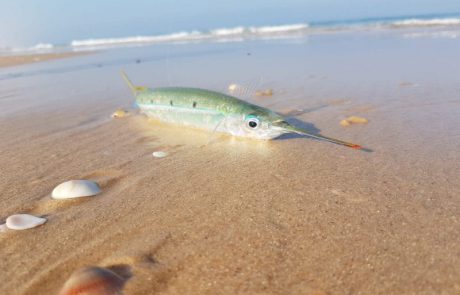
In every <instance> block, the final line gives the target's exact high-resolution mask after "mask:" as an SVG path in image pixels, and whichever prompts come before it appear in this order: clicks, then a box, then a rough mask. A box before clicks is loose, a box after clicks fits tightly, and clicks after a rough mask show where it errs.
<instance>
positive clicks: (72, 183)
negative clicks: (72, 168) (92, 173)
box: [51, 180, 101, 199]
mask: <svg viewBox="0 0 460 295" xmlns="http://www.w3.org/2000/svg"><path fill="white" fill-rule="evenodd" d="M100 192H101V189H100V188H99V186H98V185H97V183H95V182H94V181H91V180H69V181H66V182H63V183H61V184H60V185H58V186H56V187H55V188H54V190H53V192H52V193H51V197H52V198H53V199H70V198H80V197H89V196H94V195H97V194H99V193H100Z"/></svg>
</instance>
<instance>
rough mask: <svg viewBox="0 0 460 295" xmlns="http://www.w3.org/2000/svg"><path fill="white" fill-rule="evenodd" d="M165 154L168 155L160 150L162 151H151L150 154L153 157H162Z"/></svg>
mask: <svg viewBox="0 0 460 295" xmlns="http://www.w3.org/2000/svg"><path fill="white" fill-rule="evenodd" d="M167 155H168V153H167V152H162V151H157V152H153V153H152V156H154V157H155V158H164V157H166V156H167Z"/></svg>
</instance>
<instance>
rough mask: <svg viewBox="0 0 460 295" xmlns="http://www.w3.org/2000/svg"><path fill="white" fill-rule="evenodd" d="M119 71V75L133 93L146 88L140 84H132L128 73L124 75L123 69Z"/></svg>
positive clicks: (135, 93)
mask: <svg viewBox="0 0 460 295" xmlns="http://www.w3.org/2000/svg"><path fill="white" fill-rule="evenodd" d="M120 72H121V77H122V78H123V80H125V82H126V84H127V85H128V87H129V89H131V92H132V93H133V94H134V95H137V93H138V92H140V91H144V90H145V89H146V88H145V87H142V86H134V84H133V83H132V82H131V80H129V78H128V75H126V73H125V72H124V71H123V70H121V71H120Z"/></svg>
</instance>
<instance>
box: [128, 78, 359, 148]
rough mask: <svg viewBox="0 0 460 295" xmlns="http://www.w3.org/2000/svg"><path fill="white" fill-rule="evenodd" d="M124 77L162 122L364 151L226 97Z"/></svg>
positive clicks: (139, 100) (138, 100) (148, 112)
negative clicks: (308, 139) (136, 82)
mask: <svg viewBox="0 0 460 295" xmlns="http://www.w3.org/2000/svg"><path fill="white" fill-rule="evenodd" d="M121 75H122V77H123V79H124V80H125V82H126V84H127V85H128V87H129V88H130V90H131V92H132V93H133V95H134V97H135V99H136V104H137V106H138V107H139V109H140V111H141V112H142V113H144V114H145V115H147V116H148V117H151V118H153V119H156V120H158V121H161V122H164V123H169V124H176V125H182V126H188V127H194V128H199V129H205V130H209V131H212V132H213V133H214V132H219V133H227V134H230V135H233V136H238V137H247V138H254V139H261V140H270V139H274V138H277V137H280V136H281V135H283V134H286V133H295V134H300V135H303V136H307V137H311V138H314V139H317V140H323V141H328V142H332V143H335V144H339V145H343V146H347V147H351V148H354V149H362V147H361V146H360V145H358V144H354V143H349V142H346V141H342V140H338V139H335V138H331V137H327V136H323V135H320V134H312V133H311V132H309V131H308V130H305V129H303V128H300V127H296V126H294V125H292V124H290V123H288V122H287V118H285V117H283V116H282V115H280V114H277V113H276V112H274V111H272V110H270V109H268V108H264V107H261V106H258V105H255V104H251V103H249V102H246V101H244V100H241V99H239V98H237V97H234V96H230V95H227V94H224V93H220V92H216V91H211V90H206V89H200V88H187V87H158V88H148V87H144V86H136V85H134V84H133V83H132V82H131V80H130V79H129V78H128V76H127V75H126V73H125V72H124V71H121Z"/></svg>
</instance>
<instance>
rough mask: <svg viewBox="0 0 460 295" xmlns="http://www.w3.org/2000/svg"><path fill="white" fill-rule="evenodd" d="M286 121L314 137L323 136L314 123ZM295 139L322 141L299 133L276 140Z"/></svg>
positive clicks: (287, 134)
mask: <svg viewBox="0 0 460 295" xmlns="http://www.w3.org/2000/svg"><path fill="white" fill-rule="evenodd" d="M286 121H287V122H288V123H289V124H291V125H293V126H296V127H299V128H302V129H304V130H306V131H308V133H311V134H313V135H321V133H320V132H321V130H320V129H318V128H317V127H316V126H315V125H314V124H312V123H308V122H304V121H301V120H299V119H296V118H286ZM294 138H309V139H314V140H318V141H321V140H320V139H316V138H312V137H309V136H308V135H303V134H297V133H285V134H282V135H280V136H278V137H277V138H275V140H287V139H294ZM359 150H360V151H362V152H366V153H373V152H374V151H373V150H372V149H370V148H366V147H362V148H360V149H359Z"/></svg>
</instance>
